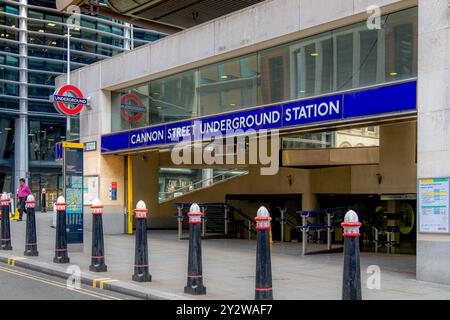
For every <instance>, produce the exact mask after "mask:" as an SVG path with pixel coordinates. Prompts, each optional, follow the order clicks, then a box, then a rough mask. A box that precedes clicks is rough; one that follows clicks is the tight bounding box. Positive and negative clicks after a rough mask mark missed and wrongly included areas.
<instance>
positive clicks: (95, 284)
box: [92, 278, 111, 288]
mask: <svg viewBox="0 0 450 320" xmlns="http://www.w3.org/2000/svg"><path fill="white" fill-rule="evenodd" d="M110 279H111V278H97V279H94V280H92V286H93V287H94V288H97V283H99V284H100V283H102V281H104V280H110Z"/></svg>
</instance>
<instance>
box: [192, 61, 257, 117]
mask: <svg viewBox="0 0 450 320" xmlns="http://www.w3.org/2000/svg"><path fill="white" fill-rule="evenodd" d="M258 78H259V76H258V59H257V55H256V54H252V55H249V56H245V57H241V58H238V59H233V60H228V61H224V62H221V63H217V64H213V65H210V66H206V67H203V68H200V69H199V85H198V92H199V100H200V106H199V108H200V110H199V115H210V114H215V113H219V112H226V111H231V110H236V109H241V108H247V107H251V106H255V105H256V104H257V100H258V99H257V94H258ZM194 92H195V91H193V93H194Z"/></svg>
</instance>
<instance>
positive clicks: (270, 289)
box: [255, 288, 273, 291]
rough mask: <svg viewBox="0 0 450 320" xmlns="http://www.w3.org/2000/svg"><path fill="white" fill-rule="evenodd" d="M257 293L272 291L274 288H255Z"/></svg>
mask: <svg viewBox="0 0 450 320" xmlns="http://www.w3.org/2000/svg"><path fill="white" fill-rule="evenodd" d="M255 290H256V291H272V290H273V289H272V288H255Z"/></svg>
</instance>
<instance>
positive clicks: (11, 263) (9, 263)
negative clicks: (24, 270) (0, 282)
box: [8, 259, 16, 266]
mask: <svg viewBox="0 0 450 320" xmlns="http://www.w3.org/2000/svg"><path fill="white" fill-rule="evenodd" d="M8 265H9V266H15V265H16V260H14V259H8Z"/></svg>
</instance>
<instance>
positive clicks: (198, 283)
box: [184, 203, 206, 295]
mask: <svg viewBox="0 0 450 320" xmlns="http://www.w3.org/2000/svg"><path fill="white" fill-rule="evenodd" d="M188 216H189V258H188V274H187V285H186V287H184V293H187V294H193V295H201V294H206V287H205V286H204V285H203V271H202V242H201V241H202V240H201V234H200V226H201V223H202V217H203V213H202V212H201V210H200V207H199V206H198V204H196V203H193V204H192V205H191V207H190V209H189V213H188Z"/></svg>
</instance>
